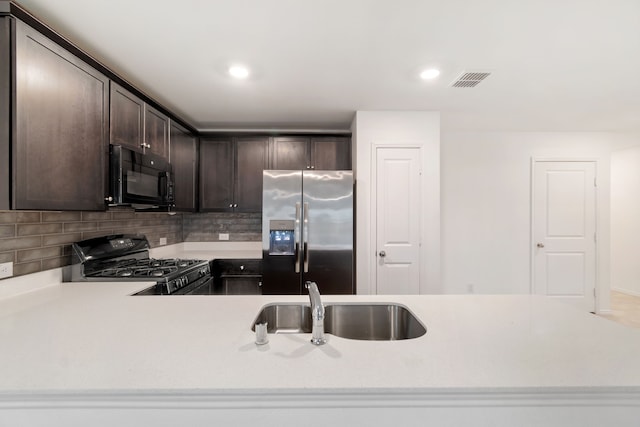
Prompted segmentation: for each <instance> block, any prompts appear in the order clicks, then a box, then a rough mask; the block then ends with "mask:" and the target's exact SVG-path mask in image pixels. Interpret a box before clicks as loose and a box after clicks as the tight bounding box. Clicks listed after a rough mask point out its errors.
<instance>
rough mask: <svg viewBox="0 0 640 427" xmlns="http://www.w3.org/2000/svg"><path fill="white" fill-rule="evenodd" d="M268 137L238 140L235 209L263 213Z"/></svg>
mask: <svg viewBox="0 0 640 427" xmlns="http://www.w3.org/2000/svg"><path fill="white" fill-rule="evenodd" d="M268 142H269V139H268V138H267V137H255V138H237V139H236V141H235V143H236V170H235V186H234V196H235V202H234V207H235V211H236V212H262V171H263V170H264V169H265V168H266V167H267V147H268Z"/></svg>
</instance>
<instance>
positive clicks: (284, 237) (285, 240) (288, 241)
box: [269, 219, 296, 255]
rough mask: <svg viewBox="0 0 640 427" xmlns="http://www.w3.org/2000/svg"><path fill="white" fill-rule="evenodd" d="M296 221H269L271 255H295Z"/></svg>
mask: <svg viewBox="0 0 640 427" xmlns="http://www.w3.org/2000/svg"><path fill="white" fill-rule="evenodd" d="M295 244H296V239H295V221H293V220H280V219H272V220H271V221H269V255H295V254H296V252H295Z"/></svg>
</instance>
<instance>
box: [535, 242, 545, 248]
mask: <svg viewBox="0 0 640 427" xmlns="http://www.w3.org/2000/svg"><path fill="white" fill-rule="evenodd" d="M536 246H537V247H539V248H544V243H538V244H537V245H536Z"/></svg>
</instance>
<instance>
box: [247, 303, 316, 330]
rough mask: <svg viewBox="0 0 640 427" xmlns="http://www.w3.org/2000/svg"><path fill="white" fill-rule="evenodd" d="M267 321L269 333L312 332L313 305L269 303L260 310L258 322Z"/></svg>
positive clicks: (254, 327)
mask: <svg viewBox="0 0 640 427" xmlns="http://www.w3.org/2000/svg"><path fill="white" fill-rule="evenodd" d="M264 322H267V333H268V334H295V333H307V332H311V307H310V306H308V305H302V304H267V305H265V306H264V307H262V309H261V310H260V313H258V316H257V317H256V320H254V321H253V325H251V330H252V331H255V330H256V323H264Z"/></svg>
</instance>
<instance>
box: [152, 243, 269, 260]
mask: <svg viewBox="0 0 640 427" xmlns="http://www.w3.org/2000/svg"><path fill="white" fill-rule="evenodd" d="M150 256H151V257H152V258H184V259H203V260H213V259H261V258H262V243H261V242H184V243H178V244H175V245H169V246H160V247H157V248H153V249H151V251H150Z"/></svg>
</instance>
